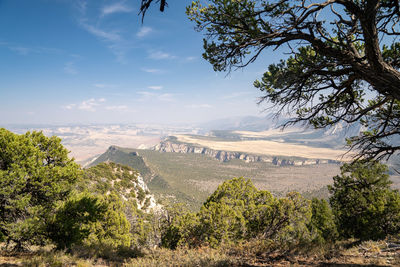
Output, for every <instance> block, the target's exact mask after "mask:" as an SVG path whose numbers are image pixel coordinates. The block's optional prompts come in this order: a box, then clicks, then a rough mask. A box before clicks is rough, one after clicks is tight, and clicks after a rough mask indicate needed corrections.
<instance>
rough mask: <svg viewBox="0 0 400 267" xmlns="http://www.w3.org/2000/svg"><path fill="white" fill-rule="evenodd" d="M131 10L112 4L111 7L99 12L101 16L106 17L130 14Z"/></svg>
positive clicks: (119, 4)
mask: <svg viewBox="0 0 400 267" xmlns="http://www.w3.org/2000/svg"><path fill="white" fill-rule="evenodd" d="M132 11H133V9H132V8H130V7H128V6H126V5H124V4H123V3H114V4H112V5H108V6H104V7H103V8H102V10H101V16H106V15H110V14H114V13H130V12H132Z"/></svg>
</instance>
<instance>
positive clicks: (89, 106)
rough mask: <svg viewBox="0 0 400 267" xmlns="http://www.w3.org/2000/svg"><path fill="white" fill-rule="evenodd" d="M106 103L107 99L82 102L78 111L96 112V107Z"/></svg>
mask: <svg viewBox="0 0 400 267" xmlns="http://www.w3.org/2000/svg"><path fill="white" fill-rule="evenodd" d="M105 101H106V99H105V98H99V99H95V98H91V99H89V100H85V101H82V102H81V103H80V104H79V105H78V109H80V110H86V111H91V112H94V111H96V108H95V107H97V106H99V105H100V103H103V102H105Z"/></svg>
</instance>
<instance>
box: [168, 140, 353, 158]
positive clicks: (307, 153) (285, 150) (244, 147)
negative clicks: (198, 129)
mask: <svg viewBox="0 0 400 267" xmlns="http://www.w3.org/2000/svg"><path fill="white" fill-rule="evenodd" d="M176 137H177V138H178V141H180V142H183V143H191V144H198V145H200V146H205V147H209V148H211V149H214V150H223V151H238V152H246V153H252V154H257V155H273V156H285V157H302V158H309V159H312V158H314V159H330V160H340V161H345V160H348V159H349V156H348V155H347V156H346V157H345V156H344V154H345V153H346V151H345V150H336V149H331V148H318V147H309V146H305V145H297V144H288V143H280V142H275V141H267V140H245V141H234V142H232V141H214V140H206V139H197V138H194V137H193V136H189V135H176Z"/></svg>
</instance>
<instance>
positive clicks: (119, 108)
mask: <svg viewBox="0 0 400 267" xmlns="http://www.w3.org/2000/svg"><path fill="white" fill-rule="evenodd" d="M106 109H107V110H112V111H127V110H128V106H126V105H117V106H107V107H106Z"/></svg>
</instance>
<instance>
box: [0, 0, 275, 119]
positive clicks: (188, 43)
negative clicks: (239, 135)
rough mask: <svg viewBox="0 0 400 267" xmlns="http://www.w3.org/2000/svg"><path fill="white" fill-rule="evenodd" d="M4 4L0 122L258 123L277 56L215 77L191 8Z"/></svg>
mask: <svg viewBox="0 0 400 267" xmlns="http://www.w3.org/2000/svg"><path fill="white" fill-rule="evenodd" d="M170 2H171V3H170V7H169V8H167V9H166V12H165V13H160V12H158V11H157V10H156V9H152V10H150V11H149V12H148V14H147V16H146V17H145V21H144V24H142V23H141V17H140V16H138V15H137V14H138V7H139V3H140V1H139V0H131V1H123V0H119V1H114V0H87V1H86V0H35V1H32V0H18V1H15V0H0V59H1V60H0V114H1V116H0V123H1V124H8V123H17V124H24V123H35V124H36V123H46V124H52V123H56V124H63V123H137V122H141V123H143V122H148V123H197V122H203V121H208V120H213V119H219V118H224V117H230V116H245V115H262V110H263V109H264V108H265V106H257V104H256V102H257V97H259V96H261V93H260V92H259V91H257V89H255V88H254V87H253V86H252V83H253V81H254V80H255V79H257V78H260V77H261V76H262V73H263V71H265V69H266V68H267V66H268V64H270V63H272V62H276V61H277V60H278V58H279V57H280V56H281V54H280V53H279V52H273V51H269V52H268V53H265V54H264V55H263V57H262V58H260V59H259V60H258V61H257V62H256V63H254V64H252V65H250V66H249V67H247V68H245V69H243V70H238V71H234V72H232V73H231V74H229V75H228V76H227V74H226V73H215V72H214V71H213V69H212V66H211V65H210V64H209V63H208V62H206V61H205V60H204V59H202V56H201V54H202V52H203V50H202V43H203V42H202V38H203V36H202V33H199V32H196V31H195V30H194V28H193V27H194V24H193V23H192V22H190V21H189V20H188V19H187V17H186V14H185V6H186V5H188V4H189V3H190V1H170Z"/></svg>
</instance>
